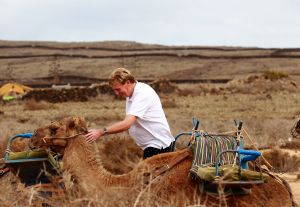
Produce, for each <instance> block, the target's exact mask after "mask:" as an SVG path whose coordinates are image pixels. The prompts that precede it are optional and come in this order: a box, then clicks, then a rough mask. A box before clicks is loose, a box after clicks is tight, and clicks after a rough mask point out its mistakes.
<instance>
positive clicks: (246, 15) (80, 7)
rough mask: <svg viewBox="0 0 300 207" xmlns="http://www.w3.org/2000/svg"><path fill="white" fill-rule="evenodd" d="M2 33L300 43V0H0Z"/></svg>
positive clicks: (189, 42) (77, 38) (26, 36)
mask: <svg viewBox="0 0 300 207" xmlns="http://www.w3.org/2000/svg"><path fill="white" fill-rule="evenodd" d="M0 39H2V40H38V41H66V42H72V41H73V42H74V41H75V42H86V41H105V40H130V41H136V42H142V43H155V44H164V45H198V46H254V47H277V48H278V47H300V1H299V0H0Z"/></svg>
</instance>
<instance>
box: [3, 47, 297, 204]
mask: <svg viewBox="0 0 300 207" xmlns="http://www.w3.org/2000/svg"><path fill="white" fill-rule="evenodd" d="M299 51H300V50H298V49H293V50H289V49H259V48H226V47H224V48H209V47H189V48H185V47H165V46H160V45H143V44H138V43H132V42H107V43H69V44H67V43H43V42H38V43H37V42H7V41H0V80H1V82H2V83H5V82H8V81H12V80H14V81H18V82H21V83H24V84H31V85H35V84H36V85H38V84H49V85H51V84H53V83H55V84H67V83H68V81H69V82H71V83H75V82H76V83H77V84H78V83H84V84H86V83H90V84H92V83H93V82H92V80H93V78H95V79H94V81H95V82H100V79H106V78H107V76H108V74H109V73H110V72H111V70H112V69H114V68H117V67H126V68H128V69H132V71H133V72H134V74H135V75H136V76H137V77H138V79H151V80H153V79H158V78H161V77H164V78H168V79H170V80H171V81H172V80H177V81H178V80H185V81H184V83H176V84H175V83H172V86H174V88H175V89H174V90H172V91H171V92H165V93H162V92H160V91H159V90H160V88H156V90H158V92H159V95H160V97H161V101H162V104H163V107H164V109H165V113H166V116H167V119H168V121H169V125H170V128H171V131H172V133H173V135H174V136H175V135H176V134H178V133H179V132H181V131H190V130H191V129H192V127H193V126H192V121H191V120H192V118H193V117H197V118H198V119H200V128H201V129H202V130H205V131H208V132H226V131H231V130H234V129H235V125H234V120H235V119H237V120H242V121H243V123H244V126H243V127H244V129H245V130H246V131H247V132H248V134H249V135H250V138H251V139H249V138H245V142H246V146H247V147H256V148H260V149H262V150H266V149H272V150H275V151H276V150H277V151H276V152H277V153H275V154H271V156H268V155H266V157H267V158H268V160H269V162H270V163H271V164H272V165H273V166H274V168H275V170H276V172H277V173H279V174H280V175H281V176H282V177H284V178H285V179H286V180H287V181H288V182H289V183H290V185H291V188H292V191H293V193H294V195H295V198H296V201H297V203H298V204H300V189H299V186H300V168H299V167H300V161H299V160H300V153H299V150H300V140H299V139H295V138H293V137H292V135H291V134H290V131H291V128H292V127H293V126H294V124H295V123H296V121H297V120H298V119H299V118H300V56H299V55H300V52H299ZM58 65H59V66H58ZM64 77H65V78H64ZM78 77H79V78H78ZM199 79H202V80H225V79H226V81H223V82H222V81H219V82H218V83H212V81H211V82H210V83H203V82H198V83H188V82H186V80H199ZM228 80H231V81H229V82H227V81H228ZM174 82H176V81H174ZM173 84H174V85H173ZM59 93H60V92H59V91H58V92H57V94H58V95H59ZM124 104H125V103H124V101H123V100H120V99H117V98H115V97H114V96H113V95H109V94H101V93H99V94H98V95H97V96H94V97H90V98H89V99H88V101H83V102H81V101H76V102H74V101H68V102H62V103H53V102H52V103H50V102H47V101H45V100H44V101H40V102H37V101H35V100H27V99H26V100H21V99H19V100H13V101H11V102H4V101H3V102H2V103H1V105H0V126H1V130H0V140H1V143H0V144H1V145H0V146H1V148H0V149H1V152H0V154H1V158H2V157H4V152H5V149H6V143H7V139H8V138H9V137H10V136H12V135H14V134H18V133H24V132H33V131H34V130H35V129H37V128H39V127H40V126H43V125H48V124H49V123H51V121H56V120H60V119H62V118H64V117H68V116H80V117H84V118H85V119H86V121H87V123H88V127H89V128H97V127H104V126H108V125H109V124H110V123H113V122H115V121H118V120H122V118H123V117H124V110H125V109H124V107H125V105H124ZM188 141H189V137H181V138H180V139H179V140H178V143H177V148H178V149H180V148H185V147H186V145H187V144H188ZM97 145H98V149H99V153H100V154H101V156H102V157H105V158H106V159H105V160H104V163H103V164H104V166H105V168H106V169H107V170H108V171H110V172H112V173H114V174H123V173H126V172H129V171H130V170H132V169H133V168H134V166H136V164H137V163H138V162H140V161H141V159H142V158H141V156H142V151H141V150H140V149H139V148H138V147H137V146H136V145H135V144H134V143H133V141H132V140H131V139H130V137H129V135H128V134H127V133H122V134H119V135H109V136H107V137H104V138H103V139H101V140H98V141H97ZM24 147H26V143H24V144H23V145H22V143H19V144H18V145H17V146H14V149H15V150H18V149H24ZM278 150H279V151H278ZM124 160H125V161H124ZM0 179H6V180H5V182H1V188H2V189H5V190H4V191H2V192H6V193H1V196H0V200H1V202H2V203H3V205H7V206H10V204H11V205H13V206H24V203H25V206H30V205H32V200H30V198H31V197H30V195H31V194H30V192H31V191H30V190H28V189H25V190H24V188H22V187H20V186H21V185H22V184H20V183H19V181H18V180H17V178H15V177H13V175H11V174H10V173H7V174H5V175H4V176H3V177H2V178H0ZM20 189H22V191H24V192H23V193H24V196H20V194H19V193H16V192H17V191H18V192H19V191H20ZM270 190H272V189H270ZM14 193H15V194H14ZM72 198H74V196H73V197H72ZM78 199H79V200H80V198H78ZM78 202H79V201H78ZM56 204H57V203H56ZM60 204H61V205H64V206H68V205H73V204H74V205H75V204H76V203H72V202H71V201H66V202H64V203H60ZM81 204H82V203H81ZM85 204H86V203H85ZM249 206H250V205H249Z"/></svg>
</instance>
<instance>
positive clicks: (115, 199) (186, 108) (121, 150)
mask: <svg viewBox="0 0 300 207" xmlns="http://www.w3.org/2000/svg"><path fill="white" fill-rule="evenodd" d="M270 96H271V98H270V97H267V96H266V95H264V94H252V95H251V94H250V95H244V94H233V95H212V94H207V95H203V96H198V95H197V96H192V95H188V96H184V97H182V96H177V95H176V94H174V95H172V94H171V95H163V96H162V102H163V105H164V107H165V112H166V116H167V118H168V121H169V124H170V127H171V130H172V133H173V135H176V134H177V133H179V132H180V131H190V130H191V129H192V127H193V126H192V123H191V119H192V117H198V118H199V119H200V128H201V129H204V130H206V131H209V132H224V131H230V130H232V129H235V126H234V122H233V120H234V119H241V120H243V121H244V127H245V129H246V130H247V131H248V133H249V134H250V135H251V137H252V141H253V142H251V141H250V140H247V139H246V145H256V146H258V147H263V146H270V145H272V146H276V145H280V144H282V143H285V142H286V141H287V140H288V138H289V137H290V134H289V133H290V128H291V127H292V126H293V124H294V123H295V121H296V120H297V118H298V116H296V115H295V113H296V112H297V111H298V110H299V103H300V93H293V94H287V93H271V94H270ZM27 104H28V103H26V102H22V101H17V102H11V103H7V104H5V105H2V106H1V110H2V111H3V112H4V113H3V114H1V115H0V116H1V119H0V125H1V128H2V131H1V134H0V139H1V140H7V139H8V137H10V136H12V135H14V134H17V133H24V132H28V131H31V132H32V131H33V130H34V129H36V128H38V127H40V126H43V125H46V124H49V123H50V122H51V121H54V120H60V119H61V118H63V117H66V116H82V117H85V118H86V120H87V121H88V125H89V128H97V127H103V126H107V125H109V124H110V123H113V122H115V121H117V120H121V119H122V118H123V117H124V107H125V105H124V101H122V100H118V99H115V98H113V97H111V96H107V95H105V96H99V97H96V98H93V99H91V100H90V101H89V102H66V103H59V104H51V107H49V105H48V106H47V107H44V108H43V107H40V106H38V107H37V108H39V107H40V109H38V110H24V108H25V106H26V105H27ZM46 104H48V103H46ZM33 105H34V104H33ZM26 107H27V106H26ZM33 108H35V107H33ZM188 140H189V138H188V137H181V138H180V139H179V141H178V142H179V143H178V145H179V147H185V146H186V144H187V142H188ZM24 147H26V143H18V144H17V146H16V147H15V149H16V150H19V149H22V148H24ZM5 148H6V143H5V141H2V142H1V152H2V156H3V155H4V154H3V151H4V150H5ZM98 148H99V153H100V155H101V156H102V157H103V158H104V159H103V160H104V162H103V165H104V167H105V168H106V169H107V170H108V171H110V172H112V173H114V174H123V173H125V172H128V171H130V170H131V169H132V168H134V166H135V165H136V164H137V163H138V162H139V161H140V160H141V156H142V152H141V150H140V149H139V148H138V147H137V146H136V145H135V143H134V142H133V141H132V140H131V139H130V138H129V136H128V134H127V133H124V134H121V135H118V136H111V135H110V136H108V137H106V138H104V139H101V140H99V141H98ZM272 156H273V155H272ZM275 157H276V159H278V163H275V164H276V166H277V164H278V168H279V169H281V170H285V169H288V168H289V166H290V164H291V162H292V161H293V159H295V158H293V157H286V156H285V158H284V159H282V157H281V155H279V154H278V156H277V155H276V156H275ZM285 163H286V164H285ZM275 164H274V165H275ZM298 167H299V166H298ZM3 178H4V177H2V179H1V182H2V183H1V184H0V186H2V187H3V185H8V186H9V185H11V187H10V188H11V189H7V192H11V193H12V194H13V195H10V196H8V195H4V194H2V197H0V200H1V201H3V202H2V203H3V205H5V204H6V203H8V201H15V202H14V205H15V206H23V204H25V205H26V206H30V205H31V206H33V200H32V195H35V194H33V193H32V191H31V190H29V189H25V188H24V187H23V188H22V189H23V190H22V191H24V192H21V193H20V194H22V195H21V196H20V195H19V193H17V194H16V193H15V192H14V191H13V188H14V187H13V185H12V184H11V183H12V182H13V183H17V182H18V181H17V180H14V181H13V180H11V179H9V180H7V178H5V179H3ZM63 179H64V183H65V184H67V186H68V190H67V191H66V195H65V198H64V199H63V200H61V199H57V200H55V199H54V200H51V201H49V200H43V202H45V203H48V204H49V205H53V206H57V205H59V206H70V205H72V206H88V205H94V206H128V203H129V202H132V199H136V198H130V197H128V195H120V194H117V195H116V192H114V191H112V192H107V194H106V195H105V196H104V195H103V196H100V195H98V194H97V191H95V197H84V196H83V194H82V192H81V191H80V189H77V188H76V185H75V184H74V182H73V181H72V177H70V175H68V174H64V178H63ZM3 182H5V184H4V183H3ZM137 190H138V189H137ZM148 193H149V195H148V194H147V196H146V198H149V199H144V196H143V199H144V200H142V201H141V203H140V205H142V206H158V201H157V200H155V199H153V197H152V196H153V194H152V192H148ZM13 196H14V197H13ZM128 199H130V200H128ZM30 202H31V203H30ZM176 202H177V201H176V200H174V203H176ZM202 202H203V201H202ZM202 202H200V201H199V206H201V204H200V203H202ZM160 203H163V205H162V206H173V205H174V203H164V202H162V201H160ZM187 205H188V204H186V206H187Z"/></svg>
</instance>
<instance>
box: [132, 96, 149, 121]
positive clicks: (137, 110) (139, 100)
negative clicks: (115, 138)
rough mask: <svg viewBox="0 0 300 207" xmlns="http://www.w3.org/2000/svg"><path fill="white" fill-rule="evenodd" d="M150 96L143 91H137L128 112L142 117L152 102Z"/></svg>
mask: <svg viewBox="0 0 300 207" xmlns="http://www.w3.org/2000/svg"><path fill="white" fill-rule="evenodd" d="M150 97H151V96H147V94H143V93H141V92H139V93H137V94H136V95H135V97H134V99H133V100H132V103H131V106H130V108H129V110H128V112H127V114H130V115H134V116H137V117H140V118H142V117H143V116H144V114H145V113H146V112H147V110H148V109H149V107H150V104H151V102H152V101H151V98H150Z"/></svg>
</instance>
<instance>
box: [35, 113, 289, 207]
mask: <svg viewBox="0 0 300 207" xmlns="http://www.w3.org/2000/svg"><path fill="white" fill-rule="evenodd" d="M56 126H58V127H57V128H56V131H57V132H55V130H53V128H55V127H53V124H52V125H49V126H46V127H42V128H39V129H38V130H37V131H36V133H35V134H34V136H33V138H32V143H31V145H34V146H36V147H39V146H45V141H44V140H43V139H42V138H43V137H50V136H52V137H53V138H54V137H55V138H57V139H56V141H57V140H60V139H59V137H65V138H66V139H64V141H65V142H60V141H57V142H48V144H49V145H50V147H51V148H52V149H55V144H57V143H59V144H58V145H59V151H62V149H63V148H64V156H63V163H64V169H65V170H67V171H68V172H70V173H71V175H73V176H74V178H75V180H76V182H77V183H78V185H79V188H80V189H81V190H82V192H84V193H83V195H84V197H86V198H91V199H92V200H95V199H96V198H97V195H99V196H101V197H105V196H108V197H109V196H111V197H112V198H114V200H117V201H116V202H122V200H124V199H125V198H126V201H127V203H126V205H128V206H145V205H146V204H149V205H172V206H184V205H193V204H205V205H207V206H239V207H241V206H249V205H250V206H268V207H273V206H274V207H275V206H293V201H292V199H291V197H290V194H289V191H288V189H287V188H286V187H285V185H283V183H282V182H281V181H280V180H279V179H276V177H271V178H270V179H269V180H268V182H267V183H264V184H261V185H256V186H254V187H253V188H252V192H251V193H250V194H248V195H243V196H242V195H231V196H224V195H222V192H221V191H220V195H219V196H217V197H215V196H209V195H207V194H205V193H200V191H199V185H198V183H197V181H196V180H194V179H192V178H191V177H190V176H189V169H190V168H191V158H192V152H191V150H190V149H189V148H188V149H184V150H180V151H176V152H170V153H165V154H160V155H156V156H153V157H151V158H148V159H146V160H143V161H142V162H140V163H139V164H138V165H137V166H136V167H135V168H134V169H133V170H132V171H130V172H129V173H127V174H123V175H114V174H112V173H110V172H108V171H107V170H106V169H104V168H103V166H102V164H101V158H99V157H98V156H97V154H96V153H95V149H93V146H95V145H91V144H88V143H86V142H85V140H84V136H83V135H82V134H80V133H85V132H86V125H85V122H84V120H83V119H81V118H69V119H66V120H64V121H62V122H61V123H58V124H56ZM51 127H52V128H51ZM74 135H77V136H74ZM41 136H42V137H41ZM67 137H72V138H70V139H67ZM186 152H188V153H189V156H187V157H186V158H185V159H184V160H183V161H181V162H180V163H178V164H177V165H175V166H174V167H173V168H171V169H170V170H168V171H166V172H164V173H163V174H161V175H159V176H157V177H153V174H152V172H153V171H154V170H155V169H159V168H161V167H163V166H165V165H167V164H169V163H170V162H171V161H172V160H174V158H176V157H178V156H181V155H182V154H184V153H186ZM111 192H114V193H113V195H111ZM119 195H127V196H126V197H121V198H118V196H119ZM116 198H117V199H116ZM145 202H147V203H145ZM98 205H99V203H98ZM105 205H109V206H115V205H116V203H109V204H105Z"/></svg>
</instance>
